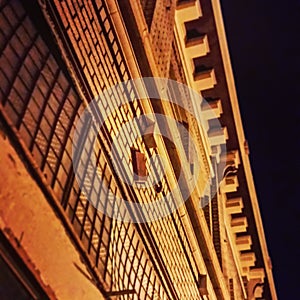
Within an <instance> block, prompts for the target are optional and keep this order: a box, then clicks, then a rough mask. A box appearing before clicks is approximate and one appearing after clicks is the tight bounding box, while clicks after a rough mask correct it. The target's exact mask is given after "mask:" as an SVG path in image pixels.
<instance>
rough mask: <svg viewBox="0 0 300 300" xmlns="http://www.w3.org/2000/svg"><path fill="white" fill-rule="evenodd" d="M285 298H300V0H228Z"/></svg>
mask: <svg viewBox="0 0 300 300" xmlns="http://www.w3.org/2000/svg"><path fill="white" fill-rule="evenodd" d="M221 3H222V8H223V15H224V21H225V27H226V31H227V38H228V43H229V49H230V53H231V60H232V65H233V70H234V75H235V80H236V87H237V91H238V96H239V102H240V110H241V114H242V118H243V123H244V130H245V134H246V137H247V139H248V142H249V148H250V159H251V164H252V170H253V175H254V181H255V185H256V190H257V194H258V198H259V202H260V207H261V211H262V217H263V223H264V227H265V232H266V237H267V242H268V247H269V252H270V256H271V259H272V263H273V270H274V277H275V283H276V287H277V292H278V298H279V299H280V300H281V299H283V300H285V299H287V300H294V299H295V300H296V299H299V298H298V297H299V293H300V282H299V277H300V275H299V268H300V263H299V261H300V250H299V249H300V247H299V246H298V239H299V238H300V185H299V180H300V126H299V124H300V82H299V81H300V42H299V41H300V1H299V0H298V1H297V0H287V1H270V0H252V1H248V0H244V1H241V0H221Z"/></svg>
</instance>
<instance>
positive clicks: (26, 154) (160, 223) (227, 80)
mask: <svg viewBox="0 0 300 300" xmlns="http://www.w3.org/2000/svg"><path fill="white" fill-rule="evenodd" d="M0 22H1V23H0V24H1V26H0V37H1V39H0V47H1V50H0V76H1V85H0V126H1V127H0V129H1V136H0V149H1V152H0V166H1V167H0V178H1V181H0V270H1V271H0V298H1V299H210V300H213V299H225V300H229V299H235V300H241V299H249V300H252V299H266V300H268V299H277V297H276V291H275V287H274V282H273V276H272V266H271V261H270V258H269V255H268V250H267V246H266V241H265V237H264V230H263V225H262V221H261V217H260V211H259V206H258V201H257V198H256V193H255V188H254V184H253V179H252V174H251V168H250V164H249V158H248V155H249V149H248V147H247V141H246V139H245V136H244V133H243V126H242V122H241V117H240V113H239V107H238V101H237V95H236V91H235V85H234V79H233V74H232V70H231V64H230V58H229V53H228V47H227V44H226V36H225V32H224V25H223V21H222V14H221V7H220V3H219V1H218V0H201V1H199V0H182V1H173V0H156V1H154V0H140V1H137V0H122V1H115V0H87V1H79V0H78V1H70V0H64V1H60V0H52V1H51V0H40V1H31V2H30V4H29V1H28V2H26V1H20V0H10V1H9V0H2V1H0ZM141 77H161V78H170V79H172V80H175V81H178V82H181V83H183V84H185V85H187V86H189V87H191V88H192V89H194V90H195V91H197V92H198V93H200V94H201V95H202V97H204V98H205V99H206V100H207V103H208V106H209V107H207V105H201V104H200V103H199V108H198V109H199V110H201V112H202V114H203V115H205V116H206V118H207V123H206V124H207V128H206V132H205V133H203V132H202V131H201V130H199V129H197V128H196V126H195V119H194V118H193V117H192V116H191V115H190V114H189V113H188V112H186V111H185V110H184V109H182V108H180V107H178V106H176V105H175V104H170V103H167V102H165V101H162V100H159V99H152V98H151V97H148V98H147V97H146V98H145V99H143V101H137V100H134V101H132V102H131V103H129V104H127V105H123V106H122V107H120V109H119V110H118V111H116V112H115V113H114V114H113V115H112V116H111V117H110V118H108V119H107V120H106V123H105V126H104V127H103V128H102V130H101V131H100V132H99V133H98V135H97V137H96V138H95V140H96V143H97V147H94V148H92V150H91V149H90V151H93V152H95V157H96V165H97V167H96V168H95V170H91V171H90V170H85V171H84V172H83V174H82V176H83V179H82V180H83V181H84V182H85V185H86V186H89V191H90V192H93V193H95V195H96V196H97V199H100V201H101V203H102V205H103V207H102V209H101V210H100V209H97V205H95V203H94V204H93V205H92V203H91V202H89V201H88V196H89V195H88V193H87V192H84V191H83V190H82V189H81V188H80V184H79V183H78V181H77V180H76V176H75V174H74V163H73V162H74V159H73V160H72V157H73V156H72V155H73V154H72V140H73V138H74V131H75V124H76V122H78V119H79V116H80V115H81V114H82V113H83V111H84V109H85V107H86V106H87V105H88V104H89V103H90V102H91V101H92V100H93V99H95V98H96V97H97V96H98V95H99V94H101V93H102V92H103V91H104V90H106V89H108V88H110V87H112V86H114V85H116V84H118V83H120V82H124V81H125V82H126V81H128V80H130V79H133V78H141ZM153 85H154V89H157V90H159V89H160V87H159V86H156V82H155V81H154V82H153ZM136 89H137V88H136V87H134V86H132V85H128V86H126V88H125V90H124V93H126V95H127V94H128V95H133V97H134V96H135V95H136V93H137V90H136ZM168 92H170V93H172V91H171V90H170V89H169V90H168ZM173 92H174V91H173ZM179 93H182V91H181V92H180V91H179ZM118 97H120V95H117V94H114V93H112V94H111V95H110V97H109V99H105V101H103V103H102V102H101V103H100V114H101V109H102V110H103V111H105V110H106V107H109V105H113V106H114V105H117V104H118ZM106 101H107V102H106ZM185 105H186V107H189V106H190V102H189V101H188V100H186V103H185ZM192 109H195V108H192ZM151 112H152V113H157V114H163V115H165V114H167V115H169V116H172V117H173V118H174V119H176V120H178V122H179V123H180V124H182V125H183V126H184V127H185V128H186V129H187V130H188V131H189V132H192V133H193V135H194V136H195V139H196V146H197V147H198V151H199V152H200V153H201V159H200V163H201V166H202V167H203V168H201V172H202V173H201V175H202V179H203V178H204V179H203V181H201V180H200V181H199V182H198V183H197V187H196V188H195V189H193V190H191V187H190V185H189V178H190V177H191V176H192V174H193V164H192V163H190V165H189V168H186V167H185V166H184V165H183V164H182V163H180V161H179V157H181V154H182V153H185V155H186V157H187V158H188V159H191V157H189V156H190V154H189V153H188V150H187V149H188V147H186V146H187V143H188V141H187V140H186V136H185V134H184V133H182V132H181V133H180V132H179V131H180V130H178V129H176V128H173V127H172V126H168V124H163V125H165V126H166V127H167V130H168V131H169V132H170V134H171V135H174V136H177V140H176V141H177V142H178V144H180V145H179V146H178V144H177V143H172V142H170V141H169V140H168V139H164V138H163V137H161V136H154V135H152V136H150V139H146V138H143V139H138V140H137V141H134V140H133V141H131V139H132V136H131V133H129V134H128V135H125V140H124V145H125V144H126V145H127V144H129V143H132V145H134V151H133V152H132V153H131V158H130V160H129V161H128V165H129V168H133V169H135V172H136V173H139V172H141V173H140V175H146V174H150V175H151V174H154V173H155V174H154V175H153V176H159V175H158V173H161V172H162V167H161V166H160V165H159V164H158V165H157V166H155V168H154V169H155V170H153V168H150V167H151V165H149V164H148V163H147V162H148V161H149V160H150V157H151V156H153V155H154V154H155V153H159V154H160V155H161V156H163V157H166V158H167V160H168V162H169V164H170V166H171V167H170V170H169V171H168V172H167V173H166V174H165V176H163V177H162V179H161V180H160V182H159V186H157V185H155V186H152V187H150V188H147V189H145V188H143V187H141V188H138V187H132V186H129V185H127V184H125V183H124V182H123V181H122V180H120V178H119V176H118V174H117V173H116V170H115V168H114V165H113V164H112V157H111V153H110V146H111V143H112V137H114V136H116V135H117V134H118V130H119V129H120V127H121V125H122V124H124V123H126V122H127V121H128V120H130V119H132V118H135V117H137V116H141V115H143V114H149V113H151ZM210 112H213V114H214V115H216V116H217V117H218V118H219V122H220V124H221V127H217V128H216V127H215V126H214V122H213V121H211V119H213V118H212V117H210ZM153 124H154V123H153V122H150V123H149V122H147V120H146V121H145V124H142V126H141V127H139V130H140V131H141V133H142V134H143V133H145V132H147V129H148V128H149V127H151V126H154V125H153ZM159 125H160V126H161V127H162V124H159ZM159 125H158V126H157V127H158V129H157V130H161V131H162V130H163V128H159V127H160V126H159ZM143 126H144V127H145V128H146V129H145V131H143V129H142V128H143ZM132 134H133V133H132ZM148 137H149V134H148ZM88 138H89V136H88V134H86V135H83V136H81V139H80V140H79V141H81V140H85V139H88ZM222 138H223V139H224V138H225V140H226V142H225V140H224V141H223V140H222ZM149 140H150V141H149ZM222 141H223V142H224V145H223V144H222V143H223V142H222ZM225 143H226V145H225ZM223 146H224V147H225V146H226V149H227V151H226V153H225V154H224V151H222V147H223ZM75 148H76V151H77V152H76V153H78V152H80V151H83V149H84V148H82V145H80V143H79V142H78V144H76V145H75ZM84 150H86V149H84ZM89 153H92V152H89ZM79 160H80V159H79ZM143 162H144V163H143ZM221 164H224V165H225V169H224V172H222V173H221V174H220V172H219V171H218V170H219V169H218V166H219V165H221ZM180 172H182V174H183V177H184V179H183V184H182V185H181V188H182V190H180V191H179V192H178V194H176V195H173V196H172V198H171V201H174V202H176V201H178V199H176V198H177V197H178V198H180V197H182V195H181V194H183V193H184V192H183V190H188V191H190V196H189V198H188V199H187V201H186V202H185V204H184V205H182V206H180V207H179V208H178V209H176V210H174V211H173V213H172V214H169V215H166V216H164V218H159V217H157V215H159V213H160V212H158V211H155V209H154V210H153V211H151V212H147V214H151V217H153V219H155V220H154V221H152V222H128V220H123V221H122V220H120V219H116V218H112V217H111V216H109V215H108V214H107V213H105V212H107V211H117V214H119V215H121V216H123V217H124V216H125V215H126V216H128V217H129V218H131V219H134V218H143V213H144V212H141V211H138V209H135V208H134V209H133V208H132V207H133V206H132V204H131V203H144V202H147V201H149V202H151V201H156V200H157V199H158V198H159V197H160V196H161V195H165V194H167V193H168V192H169V191H170V190H171V189H172V182H174V180H176V179H178V174H179V173H180ZM212 174H213V175H212ZM205 180H206V181H207V180H208V181H209V183H210V184H209V187H208V188H207V187H206V186H205V184H204V183H203V182H204V181H205ZM206 181H205V182H206ZM219 181H220V182H221V183H220V185H218V182H219ZM100 182H103V183H105V185H106V187H107V188H108V190H109V193H108V192H107V193H105V192H103V190H102V189H101V188H96V187H99V185H100ZM118 197H122V198H123V199H126V200H127V201H128V206H126V208H125V209H123V210H122V208H121V207H118V201H117V199H118ZM143 201H144V202H143ZM116 203H117V204H116ZM199 203H200V204H201V203H205V204H206V205H199ZM99 205H100V204H99ZM134 207H135V206H134ZM141 215H142V217H140V216H141ZM121 219H122V218H121Z"/></svg>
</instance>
